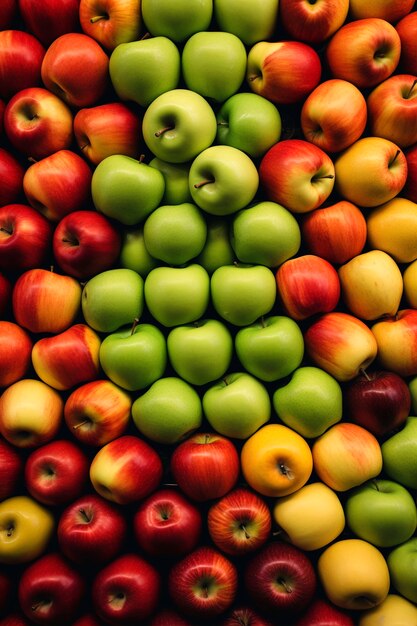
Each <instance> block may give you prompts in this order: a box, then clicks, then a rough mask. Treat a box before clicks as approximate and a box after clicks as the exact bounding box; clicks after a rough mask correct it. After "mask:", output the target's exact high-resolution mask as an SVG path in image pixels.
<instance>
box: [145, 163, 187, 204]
mask: <svg viewBox="0 0 417 626" xmlns="http://www.w3.org/2000/svg"><path fill="white" fill-rule="evenodd" d="M149 165H150V166H151V167H154V168H155V169H157V170H159V171H160V172H161V173H162V175H163V177H164V181H165V190H164V195H163V196H162V200H161V204H182V203H183V202H191V200H192V198H191V193H190V188H189V186H188V176H189V173H190V166H191V163H190V162H189V161H188V162H186V163H168V161H162V160H161V159H158V158H157V157H154V158H153V159H151V160H150V161H149Z"/></svg>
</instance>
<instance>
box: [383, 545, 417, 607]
mask: <svg viewBox="0 0 417 626" xmlns="http://www.w3.org/2000/svg"><path fill="white" fill-rule="evenodd" d="M416 548H417V541H416V537H411V538H410V539H408V540H407V541H405V542H404V543H402V544H400V545H398V546H396V547H395V548H394V549H393V550H391V551H390V552H389V553H388V556H387V563H388V569H389V573H390V577H391V583H392V586H393V588H394V589H395V590H396V591H397V592H398V593H399V594H400V595H401V596H402V597H404V598H406V599H407V600H409V601H410V602H413V603H415V602H417V594H416V589H415V576H416Z"/></svg>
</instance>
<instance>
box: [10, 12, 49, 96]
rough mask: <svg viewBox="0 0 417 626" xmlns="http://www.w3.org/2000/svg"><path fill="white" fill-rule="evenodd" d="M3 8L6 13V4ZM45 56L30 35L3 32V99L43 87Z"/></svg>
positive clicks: (42, 49)
mask: <svg viewBox="0 0 417 626" xmlns="http://www.w3.org/2000/svg"><path fill="white" fill-rule="evenodd" d="M6 4H7V3H6ZM1 8H2V13H3V3H2V7H1ZM6 11H7V7H6ZM0 19H1V18H0ZM44 55H45V48H44V47H43V45H42V44H41V43H40V41H38V39H36V37H34V36H33V35H31V34H30V33H26V32H24V31H23V30H13V29H11V30H0V98H3V100H6V101H8V100H10V98H12V96H14V95H15V94H16V93H17V92H18V91H21V90H22V89H26V88H28V87H36V86H38V85H40V84H41V65H42V60H43V57H44Z"/></svg>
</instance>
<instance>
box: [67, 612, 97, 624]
mask: <svg viewBox="0 0 417 626" xmlns="http://www.w3.org/2000/svg"><path fill="white" fill-rule="evenodd" d="M72 626H103V622H99V620H98V619H97V617H96V616H95V615H93V614H92V613H86V614H85V615H82V616H81V617H80V618H79V619H77V621H76V622H74V623H73V624H72Z"/></svg>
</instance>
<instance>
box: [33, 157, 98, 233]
mask: <svg viewBox="0 0 417 626" xmlns="http://www.w3.org/2000/svg"><path fill="white" fill-rule="evenodd" d="M91 178H92V171H91V168H90V166H89V165H88V164H87V163H86V161H85V160H84V159H83V158H82V157H81V156H80V155H79V154H77V153H76V152H73V151H72V150H58V151H57V152H54V153H53V154H50V155H49V156H47V157H45V158H44V159H41V160H40V161H37V162H36V163H33V164H32V165H30V166H29V167H28V169H27V170H26V172H25V174H24V178H23V191H24V192H25V195H26V198H27V200H28V202H29V204H30V205H31V206H33V207H34V208H35V209H37V210H38V211H40V212H41V213H42V214H43V215H45V217H47V218H48V219H49V220H50V221H52V222H58V221H59V220H60V219H61V218H63V217H64V216H65V215H68V213H72V212H73V211H79V210H81V209H86V208H87V207H89V206H90V203H91Z"/></svg>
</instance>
